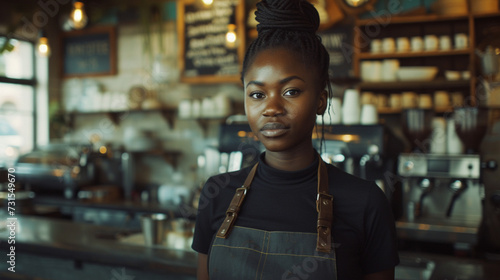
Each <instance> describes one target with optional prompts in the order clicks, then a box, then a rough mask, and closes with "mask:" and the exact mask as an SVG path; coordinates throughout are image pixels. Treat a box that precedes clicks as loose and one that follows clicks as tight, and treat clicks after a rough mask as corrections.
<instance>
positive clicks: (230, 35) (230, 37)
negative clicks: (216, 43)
mask: <svg viewBox="0 0 500 280" xmlns="http://www.w3.org/2000/svg"><path fill="white" fill-rule="evenodd" d="M227 28H228V31H227V33H226V46H227V47H228V48H234V47H235V46H236V39H237V37H236V31H235V30H236V25H235V24H229V25H228V26H227Z"/></svg>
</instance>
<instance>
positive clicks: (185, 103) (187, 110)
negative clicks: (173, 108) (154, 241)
mask: <svg viewBox="0 0 500 280" xmlns="http://www.w3.org/2000/svg"><path fill="white" fill-rule="evenodd" d="M190 117H191V100H188V99H184V100H182V101H181V102H180V103H179V118H181V119H186V118H190Z"/></svg>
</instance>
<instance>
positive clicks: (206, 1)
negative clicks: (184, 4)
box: [201, 0, 214, 6]
mask: <svg viewBox="0 0 500 280" xmlns="http://www.w3.org/2000/svg"><path fill="white" fill-rule="evenodd" d="M201 1H202V2H203V4H205V5H207V6H210V5H212V3H213V2H214V0H201Z"/></svg>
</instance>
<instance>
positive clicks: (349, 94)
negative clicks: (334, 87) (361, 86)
mask: <svg viewBox="0 0 500 280" xmlns="http://www.w3.org/2000/svg"><path fill="white" fill-rule="evenodd" d="M360 113H361V108H360V96H359V91H358V90H357V89H346V90H345V93H344V102H343V105H342V122H343V123H344V124H359V121H360V119H359V118H360Z"/></svg>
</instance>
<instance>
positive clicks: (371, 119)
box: [361, 104, 378, 125]
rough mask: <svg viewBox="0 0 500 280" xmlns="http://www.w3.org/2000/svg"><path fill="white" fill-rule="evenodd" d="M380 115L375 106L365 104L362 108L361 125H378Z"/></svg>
mask: <svg viewBox="0 0 500 280" xmlns="http://www.w3.org/2000/svg"><path fill="white" fill-rule="evenodd" d="M377 123H378V113H377V107H375V105H373V104H365V105H363V107H362V108H361V124H365V125H367V124H377Z"/></svg>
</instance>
